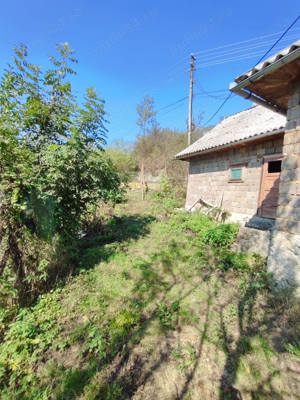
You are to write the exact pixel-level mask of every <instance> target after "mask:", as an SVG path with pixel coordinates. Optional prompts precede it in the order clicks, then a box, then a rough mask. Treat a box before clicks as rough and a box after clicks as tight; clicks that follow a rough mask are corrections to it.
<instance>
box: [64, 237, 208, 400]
mask: <svg viewBox="0 0 300 400" xmlns="http://www.w3.org/2000/svg"><path fill="white" fill-rule="evenodd" d="M180 257H181V249H180V247H179V246H178V245H177V244H176V243H174V242H172V243H170V244H169V246H167V248H166V247H165V248H164V249H163V250H161V251H159V252H156V253H155V254H153V255H152V256H150V257H148V258H147V259H139V260H138V261H137V262H136V263H135V264H134V265H133V268H136V269H138V270H139V271H140V278H139V279H138V280H137V281H136V282H135V285H134V287H133V290H132V297H131V298H130V299H129V302H128V304H127V305H126V309H128V310H131V311H132V312H135V313H136V314H138V316H139V322H138V323H136V324H134V325H133V326H131V327H130V329H128V331H125V332H122V333H121V334H120V335H119V336H116V337H115V338H114V340H113V342H111V345H110V346H109V348H108V349H107V353H106V356H105V358H104V359H102V360H101V359H99V360H98V362H97V363H95V364H94V365H93V366H92V367H91V368H83V369H80V368H79V369H74V370H73V369H71V371H69V370H66V371H65V376H62V379H63V380H65V379H66V381H65V382H62V383H61V385H60V386H61V387H62V388H63V390H62V391H61V392H60V393H59V395H58V398H59V399H65V398H66V399H69V398H70V399H71V398H76V396H80V394H82V393H83V392H84V391H85V390H86V387H89V386H95V388H94V391H93V396H94V397H92V398H95V399H96V398H99V399H100V398H101V399H106V398H109V399H110V398H113V399H129V398H131V397H132V396H133V395H134V393H136V391H137V390H138V389H140V388H141V387H143V386H144V385H145V384H146V382H147V381H148V380H149V379H150V378H151V377H152V376H153V374H154V372H155V371H156V370H157V369H158V368H160V366H161V365H162V363H164V362H166V361H167V360H168V358H169V357H170V354H171V351H172V345H171V343H170V340H171V339H170V340H169V334H170V333H171V332H172V331H173V330H174V329H175V326H174V327H173V326H171V325H172V324H171V325H170V326H169V325H168V326H167V327H166V325H164V321H163V320H161V314H160V309H161V308H160V306H161V304H169V300H168V295H169V293H170V292H171V291H172V289H173V288H174V286H175V285H177V284H178V277H177V276H176V274H175V273H174V271H173V267H174V264H175V263H176V262H178V261H179V260H180ZM159 266H160V268H159ZM197 286H198V284H196V283H195V284H194V285H192V286H190V287H188V288H186V289H182V291H180V293H179V295H178V297H177V298H176V304H177V305H178V307H177V308H176V309H174V311H173V312H174V325H175V324H176V316H177V314H176V313H177V312H178V310H179V309H180V306H181V303H182V302H183V301H184V300H185V299H186V298H187V297H188V296H189V295H190V294H191V293H192V292H193V290H195V289H196V288H197ZM209 307H210V299H208V308H207V312H206V321H205V325H204V332H203V333H202V336H201V339H200V342H199V346H198V352H197V363H199V362H200V359H201V351H202V346H203V341H204V337H205V334H206V329H207V326H208V323H209V321H208V320H209ZM154 320H156V321H157V323H158V324H161V333H162V341H163V343H164V344H163V345H162V346H161V347H160V348H159V350H158V351H157V352H156V357H155V358H153V359H151V360H148V359H147V358H146V357H145V356H141V355H140V354H139V351H137V349H138V348H139V346H141V342H142V340H143V338H144V337H145V336H146V335H147V334H148V328H149V326H150V324H151V323H152V322H153V321H154ZM173 345H174V343H173ZM87 364H88V359H87V360H86V362H85V365H87ZM197 365H198V364H196V365H195V366H194V368H193V371H191V373H190V374H189V375H188V376H187V380H186V384H185V386H184V387H183V389H182V394H181V396H179V397H178V398H183V397H184V395H185V393H186V392H187V390H188V387H189V383H190V381H191V380H192V379H193V375H194V372H195V370H196V368H197ZM81 374H82V375H81ZM73 379H76V380H77V384H76V393H74V388H73V387H72V382H73ZM114 391H115V394H113V395H112V394H111V393H114ZM109 396H112V397H109Z"/></svg>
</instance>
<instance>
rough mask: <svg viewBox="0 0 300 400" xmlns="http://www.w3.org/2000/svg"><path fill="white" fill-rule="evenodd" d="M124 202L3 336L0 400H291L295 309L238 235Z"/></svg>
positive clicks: (296, 358) (298, 368)
mask: <svg viewBox="0 0 300 400" xmlns="http://www.w3.org/2000/svg"><path fill="white" fill-rule="evenodd" d="M139 197H140V194H139V193H136V192H134V191H132V192H130V194H129V200H128V203H127V204H125V205H124V204H123V205H120V206H119V207H118V208H117V210H116V213H115V215H114V217H113V218H112V219H111V220H110V221H108V223H107V225H106V226H105V227H104V228H103V230H102V232H101V233H97V234H94V235H91V236H89V237H86V238H85V239H84V240H83V242H82V245H81V248H80V251H81V265H80V272H79V273H78V274H77V275H76V276H73V277H71V278H70V279H69V281H68V282H67V283H66V284H65V285H64V286H63V287H61V288H59V289H56V290H54V291H52V292H51V293H48V294H46V295H44V296H41V297H40V299H39V301H38V302H37V303H36V305H35V306H33V307H32V308H31V309H23V310H21V311H20V312H19V314H18V317H17V319H16V320H15V321H14V322H13V323H11V324H10V325H9V326H8V327H6V331H5V336H4V340H3V341H2V343H1V344H0V385H1V399H4V400H5V399H26V400H27V399H28V400H29V399H33V400H35V399H61V400H63V399H64V400H65V399H82V400H83V399H84V400H92V399H104V400H117V399H131V398H132V399H136V400H137V399H156V398H164V399H200V398H201V399H220V400H221V399H223V400H225V399H238V398H239V397H238V396H239V395H240V396H242V398H243V399H285V398H286V399H290V398H294V399H297V398H299V393H300V381H299V372H300V354H299V337H300V336H299V333H300V327H299V315H300V312H299V304H296V303H295V302H294V301H293V300H292V298H291V296H290V294H289V293H282V294H281V295H276V296H275V295H274V294H273V293H272V292H271V291H270V290H269V279H270V277H269V275H268V274H267V273H266V272H265V263H264V260H262V259H261V258H260V257H258V256H255V255H247V254H240V253H234V252H232V251H231V250H230V245H231V243H232V242H233V241H234V237H235V234H236V230H237V229H236V226H234V225H218V224H216V223H215V222H214V221H212V220H210V219H208V218H207V217H206V216H203V215H200V214H196V213H195V214H188V213H183V212H177V213H176V212H175V213H174V212H173V213H172V212H170V211H168V210H167V209H166V208H164V212H163V215H161V214H160V208H159V207H158V206H157V202H155V201H152V199H151V198H149V197H150V195H148V200H147V201H145V202H141V201H140V199H139Z"/></svg>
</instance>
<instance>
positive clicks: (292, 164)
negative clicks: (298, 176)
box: [282, 146, 300, 171]
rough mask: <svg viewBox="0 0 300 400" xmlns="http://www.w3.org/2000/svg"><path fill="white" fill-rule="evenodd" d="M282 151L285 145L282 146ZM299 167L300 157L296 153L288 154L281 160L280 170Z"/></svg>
mask: <svg viewBox="0 0 300 400" xmlns="http://www.w3.org/2000/svg"><path fill="white" fill-rule="evenodd" d="M283 151H284V153H286V151H285V146H284V148H283ZM298 167H300V159H299V156H298V155H296V154H288V155H287V156H286V157H285V158H284V159H283V160H282V171H283V170H286V169H294V168H298Z"/></svg>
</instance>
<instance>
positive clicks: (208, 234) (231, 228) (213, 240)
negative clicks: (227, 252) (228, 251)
mask: <svg viewBox="0 0 300 400" xmlns="http://www.w3.org/2000/svg"><path fill="white" fill-rule="evenodd" d="M238 229H239V228H238V225H237V224H220V225H216V226H212V227H210V228H208V229H207V230H206V231H205V232H204V234H203V240H204V242H205V243H207V244H210V245H211V246H213V247H218V246H222V247H229V246H230V245H231V244H232V243H233V242H234V241H235V239H236V237H237V233H238Z"/></svg>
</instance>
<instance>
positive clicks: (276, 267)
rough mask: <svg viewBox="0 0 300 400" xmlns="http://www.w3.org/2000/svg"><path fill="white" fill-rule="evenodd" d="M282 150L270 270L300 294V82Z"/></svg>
mask: <svg viewBox="0 0 300 400" xmlns="http://www.w3.org/2000/svg"><path fill="white" fill-rule="evenodd" d="M283 153H284V159H283V161H282V172H281V176H280V182H279V206H278V208H277V217H276V223H275V227H274V230H273V231H272V237H271V246H270V252H269V258H268V270H269V271H270V272H272V273H273V274H274V276H275V278H276V280H277V282H278V283H279V284H280V285H282V286H285V285H286V284H288V285H290V286H295V287H296V288H297V289H296V294H297V295H298V296H299V297H300V81H298V83H297V84H295V85H294V87H293V91H292V93H291V94H290V97H289V104H288V112H287V126H286V133H285V135H284V146H283Z"/></svg>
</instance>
